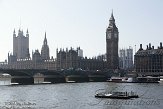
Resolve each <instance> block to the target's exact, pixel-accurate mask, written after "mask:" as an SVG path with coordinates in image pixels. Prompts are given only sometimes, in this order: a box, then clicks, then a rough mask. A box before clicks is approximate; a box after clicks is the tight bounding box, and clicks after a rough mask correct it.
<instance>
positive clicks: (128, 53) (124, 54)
mask: <svg viewBox="0 0 163 109" xmlns="http://www.w3.org/2000/svg"><path fill="white" fill-rule="evenodd" d="M119 67H120V68H121V69H126V70H129V69H132V68H133V49H132V48H131V47H129V48H128V49H120V50H119Z"/></svg>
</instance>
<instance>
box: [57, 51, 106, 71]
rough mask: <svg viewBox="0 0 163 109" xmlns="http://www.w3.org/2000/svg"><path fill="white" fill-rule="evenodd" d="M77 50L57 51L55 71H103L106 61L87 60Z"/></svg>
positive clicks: (101, 59) (100, 59)
mask: <svg viewBox="0 0 163 109" xmlns="http://www.w3.org/2000/svg"><path fill="white" fill-rule="evenodd" d="M79 50H81V49H79V48H77V50H74V49H73V48H71V49H70V50H68V49H66V50H64V49H60V51H58V49H57V58H56V65H57V69H58V70H59V69H69V68H75V69H76V68H81V69H83V70H103V69H105V68H106V61H104V59H103V58H99V59H98V58H89V59H88V58H87V57H85V58H84V57H81V56H80V55H79V53H80V52H79Z"/></svg>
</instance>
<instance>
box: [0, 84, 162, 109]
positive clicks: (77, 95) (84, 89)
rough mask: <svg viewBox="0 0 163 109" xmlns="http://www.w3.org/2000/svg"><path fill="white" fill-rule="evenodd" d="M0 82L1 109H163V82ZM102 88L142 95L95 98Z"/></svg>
mask: <svg viewBox="0 0 163 109" xmlns="http://www.w3.org/2000/svg"><path fill="white" fill-rule="evenodd" d="M0 84H1V85H0V109H163V83H159V84H157V83H153V84H151V83H150V84H147V83H109V82H86V83H59V84H40V85H7V84H9V81H0ZM2 84H5V85H2ZM99 89H105V90H107V91H111V90H114V91H134V92H137V94H138V95H139V96H140V98H134V99H129V100H119V99H106V98H105V99H104V98H103V99H102V98H95V97H94V95H95V92H96V91H97V90H99Z"/></svg>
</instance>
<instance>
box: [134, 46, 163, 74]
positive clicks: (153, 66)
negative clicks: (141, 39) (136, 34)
mask: <svg viewBox="0 0 163 109" xmlns="http://www.w3.org/2000/svg"><path fill="white" fill-rule="evenodd" d="M135 70H136V72H138V73H141V74H142V75H143V74H144V73H147V72H155V73H159V72H163V47H162V43H160V46H159V47H158V48H157V49H154V46H152V47H151V44H149V46H147V49H145V50H143V48H142V44H140V49H139V50H138V51H137V53H136V54H135Z"/></svg>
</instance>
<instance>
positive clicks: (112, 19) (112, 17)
mask: <svg viewBox="0 0 163 109" xmlns="http://www.w3.org/2000/svg"><path fill="white" fill-rule="evenodd" d="M109 21H115V19H114V16H113V10H112V13H111V17H110V20H109Z"/></svg>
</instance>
